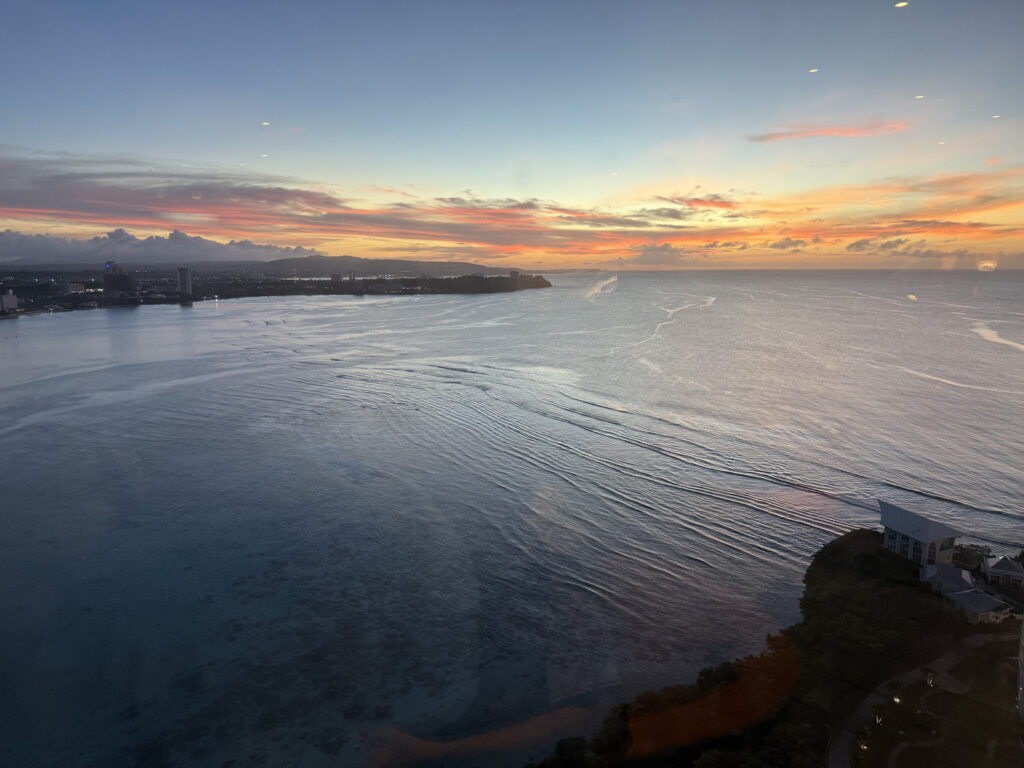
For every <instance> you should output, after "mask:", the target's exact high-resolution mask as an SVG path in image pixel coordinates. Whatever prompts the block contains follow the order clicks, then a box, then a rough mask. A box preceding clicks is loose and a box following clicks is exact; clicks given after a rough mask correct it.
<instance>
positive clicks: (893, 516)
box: [878, 500, 960, 542]
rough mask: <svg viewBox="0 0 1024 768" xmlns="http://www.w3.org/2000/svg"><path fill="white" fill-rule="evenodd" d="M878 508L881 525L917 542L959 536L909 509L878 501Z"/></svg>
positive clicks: (957, 532)
mask: <svg viewBox="0 0 1024 768" xmlns="http://www.w3.org/2000/svg"><path fill="white" fill-rule="evenodd" d="M878 508H879V509H880V510H881V511H882V525H883V526H885V527H886V528H892V529H893V530H894V531H898V532H899V533H904V534H906V535H907V536H909V537H910V538H912V539H917V540H918V541H924V542H928V541H938V540H939V539H953V538H956V537H957V536H959V535H960V531H958V530H956V529H955V528H951V527H949V526H948V525H945V524H944V523H940V522H938V521H936V520H931V519H929V518H927V517H925V516H924V515H919V514H917V513H916V512H911V511H910V510H909V509H903V508H902V507H897V506H896V505H895V504H890V503H889V502H887V501H882V500H879V501H878Z"/></svg>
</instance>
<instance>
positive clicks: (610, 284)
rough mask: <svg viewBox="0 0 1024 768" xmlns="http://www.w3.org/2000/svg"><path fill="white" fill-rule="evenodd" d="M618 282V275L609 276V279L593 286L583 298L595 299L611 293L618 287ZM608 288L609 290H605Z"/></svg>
mask: <svg viewBox="0 0 1024 768" xmlns="http://www.w3.org/2000/svg"><path fill="white" fill-rule="evenodd" d="M618 282H619V276H618V275H614V276H612V277H609V278H608V279H607V280H604V281H602V282H600V283H597V284H596V285H593V286H591V288H590V290H588V291H587V292H586V293H585V294H583V298H584V299H586V300H587V301H593V300H594V299H596V298H597V297H598V296H604V295H606V294H609V293H611V292H612V291H614V290H615V289H616V288H617V287H618ZM606 288H607V289H608V290H605V289H606Z"/></svg>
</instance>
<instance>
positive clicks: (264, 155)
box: [260, 154, 270, 157]
mask: <svg viewBox="0 0 1024 768" xmlns="http://www.w3.org/2000/svg"><path fill="white" fill-rule="evenodd" d="M260 157H270V155H267V154H263V155H260Z"/></svg>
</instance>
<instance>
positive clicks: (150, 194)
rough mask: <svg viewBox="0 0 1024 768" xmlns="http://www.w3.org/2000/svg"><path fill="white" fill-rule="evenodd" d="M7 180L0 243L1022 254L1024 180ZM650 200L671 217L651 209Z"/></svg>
mask: <svg viewBox="0 0 1024 768" xmlns="http://www.w3.org/2000/svg"><path fill="white" fill-rule="evenodd" d="M55 162H56V161H55ZM18 170H19V173H11V174H0V229H2V228H3V227H4V226H9V227H13V228H15V229H18V230H23V231H26V232H29V233H31V232H40V231H48V232H51V233H56V232H62V233H63V234H65V235H71V236H73V237H81V236H82V235H83V234H84V233H87V232H88V235H87V236H91V235H93V234H98V233H101V232H103V231H107V230H110V229H115V228H119V227H125V228H128V229H129V230H132V231H134V232H144V233H146V234H157V233H165V232H166V231H167V230H168V229H169V228H170V225H174V226H175V228H179V227H180V228H182V229H187V230H188V232H189V233H190V234H193V235H201V236H203V237H206V238H213V239H217V240H221V241H227V240H229V239H250V240H254V241H257V242H267V243H274V244H282V245H284V244H287V245H303V246H306V247H313V248H317V249H320V250H324V251H326V252H328V253H352V254H355V255H371V256H372V255H381V254H391V253H393V254H394V255H395V256H399V255H404V256H408V255H419V256H421V257H423V258H434V259H448V258H456V257H457V258H459V259H470V260H487V259H492V260H497V259H504V260H523V261H525V260H526V259H531V260H532V261H533V263H544V262H547V263H549V264H552V265H559V266H573V265H584V264H599V263H612V262H615V263H619V262H618V261H617V260H622V262H621V263H623V264H634V265H635V266H642V265H644V263H645V262H644V261H637V257H638V255H639V256H641V257H643V259H645V260H646V263H647V264H653V261H652V260H654V259H658V260H660V262H659V263H662V262H663V263H664V264H665V265H668V263H669V262H673V263H675V262H679V263H682V261H681V260H683V259H685V261H686V263H687V264H698V263H699V264H700V265H705V264H706V265H707V266H710V267H714V266H719V265H722V264H730V265H733V266H737V265H743V266H772V265H777V264H782V263H786V264H790V263H794V264H795V263H800V264H804V265H807V264H812V263H820V261H821V260H822V259H825V258H829V257H833V258H842V259H845V260H846V261H845V262H844V263H845V264H849V259H850V258H854V257H851V255H850V254H856V256H855V258H857V259H858V262H857V263H858V264H861V263H862V264H870V263H875V264H880V263H891V259H893V258H897V257H899V256H900V254H909V253H910V252H911V251H913V252H915V253H938V252H939V249H942V250H948V249H971V251H972V252H976V253H979V254H982V253H987V254H995V253H998V252H1000V251H1006V252H1010V253H1014V252H1018V251H1021V252H1024V238H1022V233H1024V165H1018V166H1006V165H1000V166H999V167H998V168H996V167H993V168H991V169H985V170H984V171H978V172H972V173H959V174H935V175H931V176H922V177H916V178H902V179H900V178H897V179H890V180H885V181H882V182H876V183H870V184H860V185H853V184H851V185H842V186H832V187H824V188H817V189H811V190H806V191H802V192H799V193H795V194H788V195H776V196H773V195H771V194H765V193H761V194H755V193H753V192H750V193H745V196H744V197H742V198H739V197H736V198H733V196H732V194H731V193H732V192H733V190H730V195H729V196H725V195H722V194H716V193H707V192H705V190H699V191H698V189H697V188H695V189H692V190H690V191H689V192H686V193H683V194H679V193H676V192H673V193H671V194H662V195H658V194H652V193H651V192H648V193H647V194H646V195H645V196H644V200H643V201H636V202H634V203H632V204H622V205H619V206H616V205H608V206H605V207H600V208H599V207H587V206H567V205H561V204H557V203H554V202H550V201H544V200H538V199H522V200H521V199H513V198H496V199H480V198H476V197H473V196H468V197H442V198H424V197H410V196H409V193H408V192H406V191H405V190H404V189H401V190H400V189H384V188H377V189H375V190H374V191H375V192H376V193H377V194H378V195H382V196H387V197H384V198H383V199H381V198H378V201H377V202H375V203H374V204H370V203H366V202H360V201H356V200H349V199H342V198H340V197H338V196H336V195H335V194H334V193H330V192H324V191H322V190H314V189H310V188H308V185H303V184H302V183H301V182H300V181H298V180H294V179H287V180H284V179H279V178H272V177H257V176H246V177H239V176H235V177H231V176H218V175H216V174H198V173H197V174H195V175H188V174H183V173H182V172H180V171H177V170H171V171H167V170H163V171H161V170H160V169H155V170H152V169H147V170H145V172H139V173H138V174H137V175H130V174H126V173H125V172H124V171H123V170H122V169H119V168H112V169H107V168H105V167H93V166H89V167H87V168H86V169H85V171H83V172H81V173H68V172H63V173H58V172H57V170H59V169H54V168H51V167H50V166H46V165H45V164H43V165H40V164H38V163H36V164H33V162H32V161H30V160H25V161H23V162H22V163H21V165H20V166H19V168H18ZM86 171H87V172H86ZM189 174H191V172H189ZM26 180H27V181H26ZM364 189H365V188H364ZM388 198H390V199H388ZM652 200H659V201H663V203H668V205H664V204H663V205H662V206H661V207H651V201H652ZM55 225H56V228H55ZM89 226H91V227H94V228H95V229H94V230H92V231H89V230H87V229H85V228H86V227H89ZM910 238H913V242H910ZM904 240H905V241H906V242H900V243H899V245H894V243H896V241H904ZM851 245H853V246H854V247H853V248H848V246H851ZM796 248H799V249H800V254H799V255H795V254H793V250H794V249H796ZM659 249H660V250H659ZM2 256H3V254H0V257H2ZM883 258H885V259H889V260H890V261H884V262H883V261H880V260H882V259H883ZM872 259H874V262H872ZM697 260H699V261H697ZM1001 263H1002V262H1001Z"/></svg>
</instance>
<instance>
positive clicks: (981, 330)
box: [971, 323, 1024, 352]
mask: <svg viewBox="0 0 1024 768" xmlns="http://www.w3.org/2000/svg"><path fill="white" fill-rule="evenodd" d="M971 330H972V331H973V332H974V333H976V334H978V335H979V336H981V338H983V339H984V340H985V341H991V342H994V343H996V344H1005V345H1006V346H1008V347H1013V348H1014V349H1016V350H1019V351H1021V352H1024V344H1020V343H1018V342H1016V341H1010V340H1009V339H1004V338H1003V337H1002V336H1000V335H999V334H998V333H997V332H996V331H993V330H992V329H991V328H989V327H988V323H975V324H974V327H973V328H971Z"/></svg>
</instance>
